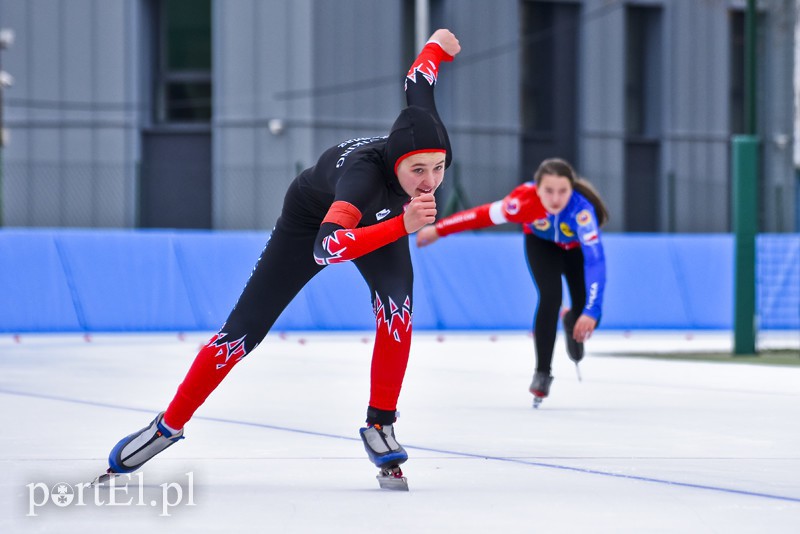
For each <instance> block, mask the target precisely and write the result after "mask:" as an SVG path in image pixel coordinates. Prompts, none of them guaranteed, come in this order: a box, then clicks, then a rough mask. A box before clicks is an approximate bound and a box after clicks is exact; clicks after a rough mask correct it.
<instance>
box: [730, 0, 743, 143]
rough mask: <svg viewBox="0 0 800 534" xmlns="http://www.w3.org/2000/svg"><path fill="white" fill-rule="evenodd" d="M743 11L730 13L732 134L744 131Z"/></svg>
mask: <svg viewBox="0 0 800 534" xmlns="http://www.w3.org/2000/svg"><path fill="white" fill-rule="evenodd" d="M744 19H745V16H744V12H742V11H732V12H731V15H730V32H731V33H730V40H731V41H730V43H731V45H730V46H731V48H730V54H731V65H730V68H731V77H730V103H731V108H730V129H731V133H732V134H741V133H744V48H745V37H744Z"/></svg>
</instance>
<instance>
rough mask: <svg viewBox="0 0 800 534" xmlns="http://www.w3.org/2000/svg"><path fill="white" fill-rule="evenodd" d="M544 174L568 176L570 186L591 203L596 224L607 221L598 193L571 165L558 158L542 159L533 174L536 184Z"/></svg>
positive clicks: (600, 224)
mask: <svg viewBox="0 0 800 534" xmlns="http://www.w3.org/2000/svg"><path fill="white" fill-rule="evenodd" d="M545 174H553V175H555V176H563V177H565V178H568V179H569V183H570V184H572V188H573V189H574V190H575V191H577V192H579V193H580V194H581V195H583V196H584V197H586V200H588V201H589V202H590V203H591V204H592V207H593V208H594V212H595V215H596V216H597V224H598V225H599V226H603V225H604V224H605V223H607V222H608V208H606V205H605V203H604V202H603V199H602V198H600V194H599V193H598V192H597V190H596V189H595V188H594V186H593V185H592V184H591V182H589V180H587V179H586V178H583V177H580V176H578V175H577V173H576V172H575V169H573V168H572V165H570V164H569V163H567V162H566V161H564V160H563V159H559V158H550V159H546V160H544V161H543V162H542V163H541V164H540V165H539V168H538V169H536V173H535V174H534V175H533V180H534V182H536V185H537V186H538V185H539V184H540V183H541V181H542V176H544V175H545Z"/></svg>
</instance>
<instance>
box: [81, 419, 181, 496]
mask: <svg viewBox="0 0 800 534" xmlns="http://www.w3.org/2000/svg"><path fill="white" fill-rule="evenodd" d="M181 439H183V429H181V430H179V431H178V432H172V431H171V430H169V429H168V428H167V427H166V426H165V425H164V412H161V413H160V414H158V415H157V416H156V418H155V419H153V420H152V421H151V422H150V424H149V425H148V426H146V427H144V428H143V429H141V430H139V431H138V432H134V433H133V434H131V435H129V436H126V437H124V438H122V439H121V440H120V441H119V443H117V444H116V445H115V446H114V448H113V449H111V454H109V456H108V465H109V468H108V471H107V472H106V474H105V475H101V476H100V477H98V478H97V480H95V483H96V482H104V481H105V480H108V479H109V478H111V477H112V476H114V475H118V474H123V473H131V472H133V471H136V470H137V469H139V468H140V467H142V466H143V465H144V464H145V462H147V461H148V460H150V459H151V458H152V457H153V456H155V455H156V454H158V453H160V452H161V451H163V450H164V449H166V448H168V447H170V446H172V445H173V444H174V443H175V442H177V441H178V440H181Z"/></svg>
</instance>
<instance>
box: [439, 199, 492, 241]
mask: <svg viewBox="0 0 800 534" xmlns="http://www.w3.org/2000/svg"><path fill="white" fill-rule="evenodd" d="M491 206H492V204H484V205H482V206H477V207H475V208H472V209H468V210H464V211H459V212H458V213H454V214H453V215H451V216H449V217H445V218H444V219H440V220H439V221H437V222H436V233H437V234H439V235H440V236H442V237H443V236H446V235H450V234H455V233H457V232H464V231H466V230H477V229H478V228H486V227H487V226H492V225H493V224H494V223H493V222H492V219H491V217H489V209H490V207H491Z"/></svg>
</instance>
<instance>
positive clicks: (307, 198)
mask: <svg viewBox="0 0 800 534" xmlns="http://www.w3.org/2000/svg"><path fill="white" fill-rule="evenodd" d="M452 59H453V58H452V57H451V56H450V55H448V54H447V53H446V52H445V51H444V50H443V49H442V47H441V46H440V45H439V44H438V43H436V42H435V41H429V42H428V43H427V44H426V45H425V47H424V48H423V49H422V51H421V52H420V54H419V56H418V57H417V58H416V60H415V61H414V63H413V64H412V66H411V68H410V69H409V71H408V73H407V75H406V78H405V92H406V101H407V103H408V107H406V108H405V109H403V110H402V111H401V112H400V114H399V116H398V118H397V120H396V121H395V123H394V125H393V127H392V131H391V132H390V133H389V135H388V136H379V137H378V136H376V137H359V138H354V139H349V140H347V141H344V142H342V143H340V144H338V145H336V146H333V147H331V148H329V149H328V150H326V151H325V152H324V153H323V154H322V155H321V156H320V158H319V160H318V161H317V163H316V164H315V165H314V166H313V167H311V168H309V169H306V170H305V171H303V172H302V173H301V174H300V175H299V176H297V177H296V178H295V179H294V181H293V182H292V183H291V185H290V186H289V189H288V191H287V193H286V196H285V198H284V203H283V210H282V211H281V215H280V217H279V218H278V221H277V223H276V224H275V228H274V229H273V231H272V234H271V236H270V239H269V241H268V242H267V245H266V247H265V248H264V251H263V252H262V253H261V256H260V257H259V259H258V262H257V263H256V266H255V268H254V269H253V272H252V273H251V275H250V279H249V280H248V282H247V285H246V286H245V288H244V290H243V291H242V294H241V295H240V296H239V300H238V301H237V303H236V305H235V306H234V308H233V310H232V311H231V313H230V315H229V316H228V318H227V320H226V321H225V324H224V325H223V326H222V328H221V329H220V331H219V333H218V334H216V335H215V336H214V337H212V338H211V340H210V341H209V342H208V343H207V344H206V346H205V347H204V348H203V349H201V351H200V352H199V353H198V355H197V356H196V358H195V361H194V363H193V364H192V367H191V368H190V369H189V372H188V374H187V375H186V378H185V379H184V381H183V383H182V384H181V385H180V387H179V388H178V392H177V393H176V395H175V398H174V399H173V400H172V402H171V403H170V405H169V407H168V408H167V411H166V413H165V415H164V420H165V421H166V423H167V424H168V425H169V426H171V427H173V428H183V425H184V424H185V423H186V422H187V421H188V420H189V419H190V418H191V416H192V414H193V413H194V412H195V410H196V409H197V408H198V407H199V406H200V405H201V404H202V403H203V402H204V401H205V399H206V398H207V397H208V395H210V394H211V392H212V391H213V390H214V389H215V388H216V387H217V386H218V385H219V383H220V382H221V381H222V380H223V378H224V377H225V376H226V375H227V373H228V372H230V370H231V368H232V367H233V366H234V365H235V364H236V363H237V362H239V361H241V360H242V358H244V357H245V356H246V355H247V354H248V353H250V352H251V351H252V350H253V349H255V347H256V346H258V344H259V343H260V342H261V341H262V340H263V339H264V337H265V336H266V335H267V332H269V330H270V328H271V327H272V325H273V324H274V323H275V321H276V320H277V318H278V316H279V315H280V314H281V312H282V311H283V310H284V309H285V308H286V306H287V305H288V304H289V303H290V302H291V300H292V299H293V298H294V297H295V296H296V295H297V294H298V293H299V292H300V290H301V289H302V288H303V286H304V285H305V284H306V283H307V282H308V281H309V280H311V278H313V277H314V276H315V275H316V274H318V273H319V272H320V271H321V270H322V269H323V268H324V267H325V266H327V265H330V264H334V263H341V262H345V261H352V262H353V263H354V264H355V265H356V267H357V268H358V270H359V272H360V273H361V275H362V276H363V277H364V279H365V281H366V282H367V285H368V286H369V289H370V293H371V296H372V304H373V310H374V312H375V318H376V334H375V346H374V349H373V356H372V367H371V373H370V378H371V380H370V401H369V407H370V409H371V411H368V413H373V414H375V415H374V416H369V417H372V419H369V422H370V423H378V424H390V423H391V422H393V421H394V413H395V409H396V405H397V399H398V396H399V394H400V389H401V386H402V382H403V377H404V375H405V370H406V365H407V362H408V355H409V348H410V342H411V314H412V288H413V269H412V265H411V254H410V252H409V247H408V234H407V232H406V230H405V224H404V221H403V214H404V211H405V206H406V204H408V202H409V201H410V198H409V196H408V194H407V193H406V192H405V191H404V190H403V188H402V187H401V186H400V183H399V181H398V179H397V176H396V173H395V171H396V169H397V165H398V164H399V162H400V161H402V159H403V158H405V157H407V156H408V155H410V154H412V153H415V152H429V151H434V152H441V153H443V154H444V155H445V156H446V157H445V165H447V164H449V163H450V160H451V157H452V156H451V150H450V143H449V139H448V137H447V131H446V130H445V129H444V126H443V125H442V123H441V120H440V118H439V115H438V113H437V111H436V106H435V101H434V86H435V83H436V80H437V76H438V69H439V64H440V62H442V61H451V60H452ZM320 399H323V400H321V401H320V402H324V395H322V396H321V397H320ZM320 413H321V412H320ZM318 415H319V413H314V414H309V417H314V416H318Z"/></svg>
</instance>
